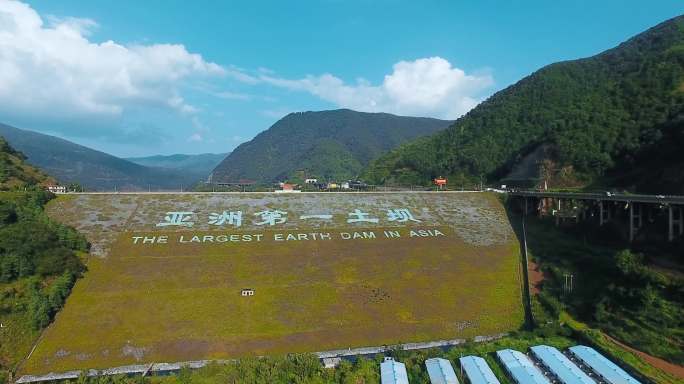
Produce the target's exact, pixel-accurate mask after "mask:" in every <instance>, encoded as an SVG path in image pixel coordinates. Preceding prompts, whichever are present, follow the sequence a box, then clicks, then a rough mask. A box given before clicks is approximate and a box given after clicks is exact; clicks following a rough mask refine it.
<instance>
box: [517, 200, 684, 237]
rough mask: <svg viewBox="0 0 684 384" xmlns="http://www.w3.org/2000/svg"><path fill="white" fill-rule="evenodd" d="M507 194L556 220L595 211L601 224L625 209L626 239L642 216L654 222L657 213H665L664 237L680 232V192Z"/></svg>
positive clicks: (683, 217) (683, 222) (683, 220)
mask: <svg viewBox="0 0 684 384" xmlns="http://www.w3.org/2000/svg"><path fill="white" fill-rule="evenodd" d="M508 195H509V196H513V197H517V198H521V199H523V201H524V203H523V204H524V205H523V206H524V210H525V212H526V213H529V210H530V208H534V209H536V210H537V212H538V213H539V214H540V215H541V214H545V213H549V212H550V213H551V214H552V215H553V216H555V217H556V222H557V223H558V222H559V221H560V220H561V219H567V218H574V219H575V220H577V221H579V220H581V219H587V217H588V216H594V213H596V214H597V216H598V220H599V225H604V224H605V223H606V222H608V221H610V220H612V219H613V218H614V217H615V216H616V215H618V214H620V213H622V212H621V211H626V210H628V211H629V212H628V213H623V214H622V215H621V216H626V217H627V220H628V221H629V240H630V241H634V239H635V237H636V235H637V232H638V231H639V230H640V229H641V228H643V226H644V221H645V220H644V218H646V219H647V220H646V221H647V222H650V223H655V222H656V221H657V220H656V218H657V217H660V216H666V221H667V240H668V241H673V240H674V239H675V238H676V237H678V236H682V235H684V196H666V195H637V194H629V193H613V192H603V193H583V192H551V191H535V190H513V191H508ZM620 207H621V208H622V210H620ZM596 211H597V212H596Z"/></svg>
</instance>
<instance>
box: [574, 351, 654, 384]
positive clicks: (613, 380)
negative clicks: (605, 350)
mask: <svg viewBox="0 0 684 384" xmlns="http://www.w3.org/2000/svg"><path fill="white" fill-rule="evenodd" d="M569 351H570V353H572V354H573V355H574V356H575V357H577V358H578V359H579V360H580V361H582V362H583V363H584V364H586V365H587V366H588V367H589V368H591V370H592V371H594V372H596V374H598V375H600V376H601V377H602V378H603V380H604V381H606V382H608V383H609V384H641V383H640V382H639V381H638V380H637V379H635V378H633V377H632V376H630V375H629V373H627V372H625V371H624V370H623V369H622V368H620V367H618V366H617V365H616V364H615V363H613V362H612V361H610V360H608V359H607V358H606V357H605V356H603V355H602V354H600V353H598V352H597V351H596V350H595V349H594V348H591V347H586V346H584V345H577V346H574V347H571V348H569Z"/></svg>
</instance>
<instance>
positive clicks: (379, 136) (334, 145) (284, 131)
mask: <svg viewBox="0 0 684 384" xmlns="http://www.w3.org/2000/svg"><path fill="white" fill-rule="evenodd" d="M449 124H451V121H446V120H437V119H429V118H423V117H405V116H395V115H391V114H388V113H365V112H356V111H352V110H349V109H339V110H334V111H320V112H298V113H291V114H289V115H287V116H285V117H284V118H282V119H280V120H278V121H277V122H276V123H275V124H273V125H272V126H271V127H270V128H269V129H268V130H266V131H264V132H262V133H260V134H258V135H257V136H256V137H255V138H254V139H252V140H251V141H249V142H247V143H244V144H242V145H240V146H239V147H237V148H236V149H235V150H234V151H233V152H232V153H231V154H230V155H228V157H226V159H225V160H224V161H223V162H222V163H221V164H219V165H218V166H217V167H216V169H214V172H213V175H212V180H213V181H214V182H234V181H238V180H240V179H250V180H255V181H259V182H271V181H279V180H283V179H287V178H291V177H292V176H294V175H295V173H296V172H297V171H300V170H304V171H305V172H306V174H307V175H308V176H311V177H317V178H320V179H332V180H344V179H349V178H353V177H357V176H358V175H359V173H360V172H361V170H362V169H363V168H364V167H365V166H367V165H368V163H369V162H370V161H371V160H373V159H375V158H377V157H378V156H379V155H381V154H382V153H385V152H387V151H388V150H390V149H393V148H395V147H396V146H398V145H399V144H401V143H404V142H406V141H408V140H410V139H414V138H416V137H419V136H423V135H429V134H433V133H435V132H437V131H439V130H442V129H444V128H446V127H447V126H448V125H449Z"/></svg>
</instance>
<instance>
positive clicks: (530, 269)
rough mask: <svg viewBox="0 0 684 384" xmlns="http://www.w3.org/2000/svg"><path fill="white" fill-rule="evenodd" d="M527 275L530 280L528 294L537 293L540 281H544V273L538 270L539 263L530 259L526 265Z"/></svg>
mask: <svg viewBox="0 0 684 384" xmlns="http://www.w3.org/2000/svg"><path fill="white" fill-rule="evenodd" d="M527 277H528V279H529V280H530V281H529V283H530V294H532V295H536V294H538V293H539V292H540V291H541V284H542V281H544V273H542V271H540V270H539V265H537V264H536V263H535V262H534V261H532V260H530V261H529V263H528V265H527Z"/></svg>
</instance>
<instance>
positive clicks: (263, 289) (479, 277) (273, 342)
mask: <svg viewBox="0 0 684 384" xmlns="http://www.w3.org/2000/svg"><path fill="white" fill-rule="evenodd" d="M402 207H404V208H407V209H409V210H410V212H411V213H412V214H413V217H414V218H415V219H417V220H420V222H414V221H409V222H404V223H399V222H397V221H390V220H388V217H387V215H386V211H387V209H395V208H402ZM265 208H268V209H271V210H273V209H278V210H281V211H283V212H287V217H288V220H287V222H285V223H282V224H279V225H277V226H274V227H267V228H264V227H262V226H258V225H256V223H255V220H258V219H260V217H258V216H255V215H254V213H256V212H260V211H262V210H263V209H265ZM50 209H51V211H52V212H55V213H57V212H59V216H60V218H61V219H62V220H64V221H65V222H67V223H71V224H72V225H75V226H76V227H78V228H79V229H81V230H82V231H84V232H86V233H90V234H89V235H88V236H91V238H92V236H94V237H97V238H99V237H102V236H101V234H102V233H104V232H107V231H113V232H115V233H116V234H117V236H115V237H114V238H111V237H109V238H107V237H105V240H104V241H103V242H102V243H101V244H100V245H99V246H100V249H102V253H101V255H102V256H101V257H93V258H91V260H90V262H89V265H88V268H89V272H88V273H87V275H86V277H85V278H84V279H83V280H81V281H80V282H79V283H78V284H77V286H76V287H75V289H74V292H73V294H72V295H71V296H70V298H69V300H68V302H67V305H66V307H65V309H64V310H63V311H62V312H61V313H60V314H59V316H58V318H57V321H56V322H55V324H54V325H53V326H52V327H50V329H49V330H48V331H46V333H45V335H44V337H43V339H42V340H41V342H40V343H39V345H38V347H37V348H36V350H35V352H34V354H33V356H32V357H31V359H30V360H29V361H28V362H27V365H26V366H25V370H24V371H25V373H45V372H48V371H62V370H68V369H73V368H86V367H88V368H92V367H100V368H102V367H110V366H117V365H123V364H133V363H137V362H149V361H157V362H158V361H178V360H192V359H201V358H228V357H240V356H254V355H266V354H280V353H288V352H311V351H320V350H328V349H338V348H348V347H360V346H369V345H383V344H393V343H398V342H412V341H429V340H436V339H450V338H471V337H474V336H476V335H489V334H495V333H499V332H505V331H510V330H515V329H518V328H519V327H520V326H521V324H522V322H523V310H522V299H521V290H520V284H521V283H520V273H519V271H520V259H519V250H518V245H517V241H516V239H515V235H514V233H513V231H512V229H511V228H510V226H509V224H508V221H507V218H506V213H505V211H504V209H503V207H502V206H501V204H500V202H499V201H498V200H497V199H496V197H495V196H491V195H488V194H484V193H462V194H455V193H446V194H435V193H405V194H402V193H397V194H299V195H290V196H279V195H274V194H240V195H235V194H233V195H227V194H186V195H175V196H174V195H137V196H134V195H81V196H73V197H70V198H68V199H60V200H58V201H55V203H54V204H53V205H51V207H50ZM224 209H227V210H231V211H236V210H241V211H243V221H242V226H241V227H240V228H234V227H231V226H226V227H223V228H210V227H211V226H210V225H209V224H208V223H207V220H208V215H209V214H210V213H211V212H215V211H217V210H218V211H222V210H224ZM355 209H360V210H362V211H364V212H367V213H369V214H370V217H371V218H378V222H377V223H368V222H366V223H347V218H348V213H349V212H352V211H354V210H355ZM175 210H183V211H192V212H195V215H193V216H191V219H190V220H191V221H192V222H193V223H194V225H193V227H192V228H160V227H157V226H156V224H157V223H159V222H160V220H162V219H163V218H164V215H165V214H166V212H167V211H175ZM321 213H328V214H331V215H333V217H332V219H330V220H328V221H326V220H307V219H301V218H300V216H301V215H307V214H321ZM420 230H423V231H424V232H423V235H425V236H422V235H419V236H414V237H412V236H411V235H410V233H411V231H414V232H420ZM427 230H430V231H432V232H433V233H435V231H437V230H439V231H440V232H441V233H443V234H444V236H428V235H427V232H425V231H427ZM385 231H388V232H389V231H396V232H397V233H399V234H400V237H391V238H389V237H386V236H385V235H384V233H385ZM312 233H330V239H329V240H324V239H320V240H311V239H309V240H304V239H301V238H299V236H298V234H308V236H311V234H312ZM343 233H347V234H350V235H351V234H353V233H359V234H363V233H365V235H361V238H356V239H355V238H351V239H345V235H343ZM369 233H374V234H375V235H376V237H375V238H372V237H369V236H368V234H369ZM162 234H164V235H167V236H168V241H167V243H166V244H156V245H151V244H144V245H143V244H134V243H133V240H132V237H133V236H158V235H162ZM222 234H223V235H226V236H228V237H227V238H228V239H230V238H231V237H229V236H230V235H237V237H234V238H235V239H237V240H243V239H244V238H242V235H251V236H253V237H254V236H256V235H257V234H261V235H262V236H263V239H262V241H259V242H257V241H240V242H223V243H217V242H208V241H205V239H207V238H208V237H205V236H213V237H212V239H219V237H218V236H220V235H222ZM277 234H283V235H282V236H284V237H282V239H283V240H277ZM287 234H295V237H297V238H299V239H298V240H294V239H289V240H288V239H287V237H286V236H287ZM180 236H184V239H185V240H186V241H187V240H188V239H192V237H193V236H198V242H186V243H180V242H179V238H180ZM347 236H349V235H347ZM203 240H204V242H201V241H203ZM217 241H218V240H217ZM244 288H251V289H254V291H255V295H254V296H252V297H242V296H241V295H240V291H241V290H242V289H244Z"/></svg>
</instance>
